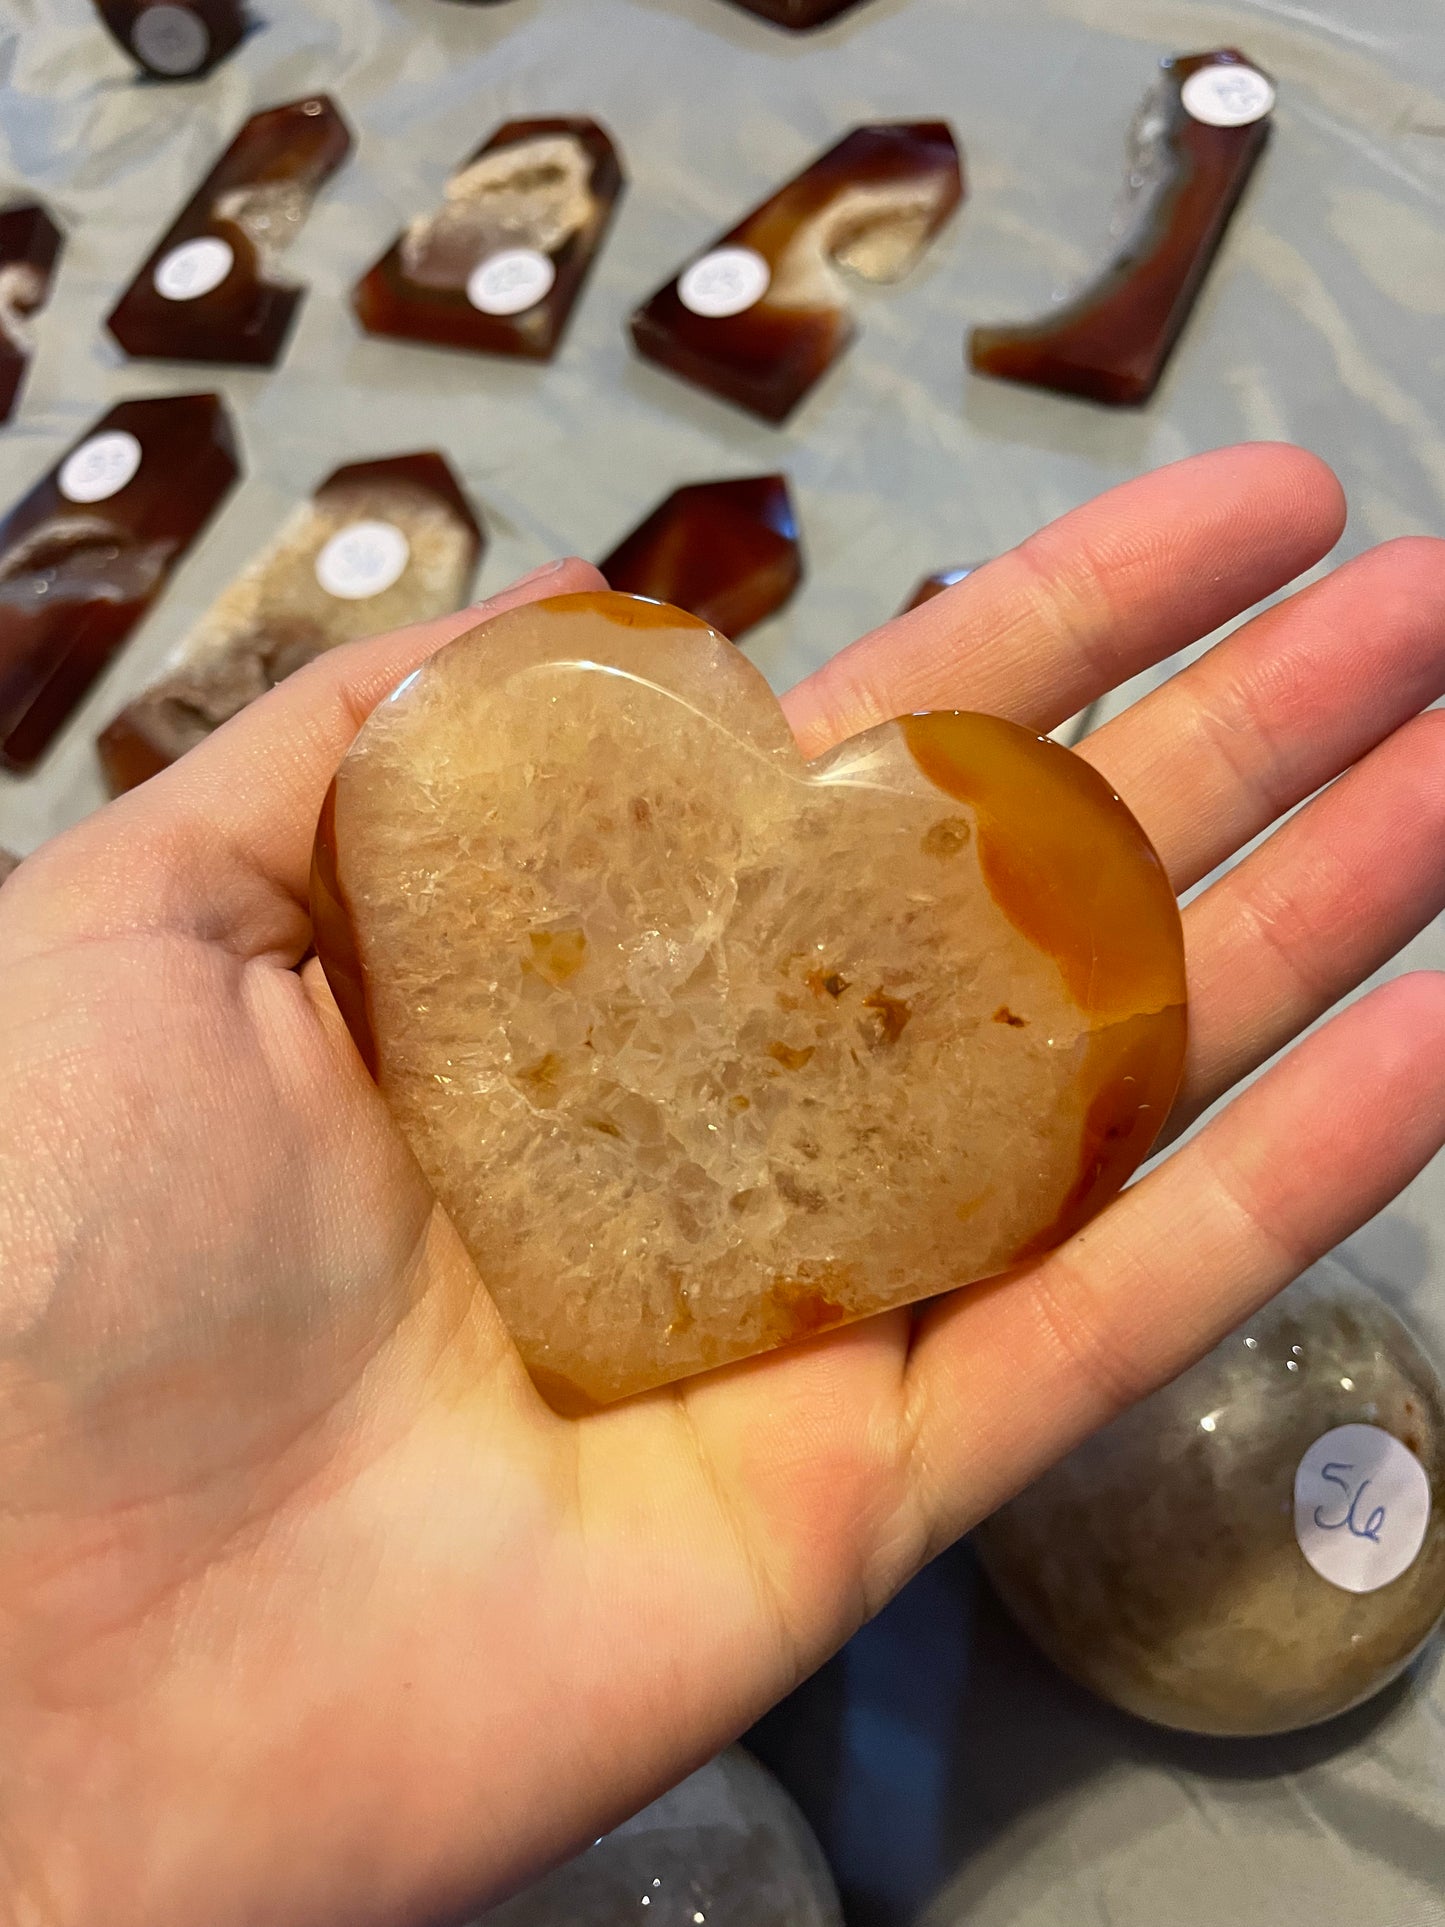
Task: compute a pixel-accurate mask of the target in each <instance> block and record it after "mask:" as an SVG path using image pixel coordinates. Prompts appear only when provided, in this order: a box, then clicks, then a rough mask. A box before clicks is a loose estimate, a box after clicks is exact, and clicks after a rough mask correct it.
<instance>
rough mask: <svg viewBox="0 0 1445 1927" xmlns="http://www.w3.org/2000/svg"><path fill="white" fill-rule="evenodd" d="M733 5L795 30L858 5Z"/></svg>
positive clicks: (841, 0) (852, 0)
mask: <svg viewBox="0 0 1445 1927" xmlns="http://www.w3.org/2000/svg"><path fill="white" fill-rule="evenodd" d="M733 5H734V6H737V7H742V8H744V9H745V10H746V11H747V12H748V13H756V14H761V15H762V17H763V19H764V20H771V21H773V22H774V24H775V25H777V26H779V27H791V28H793V30H794V31H795V32H796V31H798V30H799V29H800V28H805V27H821V26H822V25H823V23H824V22H825V21H827V20H836V19H837V17H838V15H839V14H840V13H847V12H848V10H849V9H850V8H851V7H856V6H857V5H858V0H733Z"/></svg>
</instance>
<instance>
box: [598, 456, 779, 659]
mask: <svg viewBox="0 0 1445 1927" xmlns="http://www.w3.org/2000/svg"><path fill="white" fill-rule="evenodd" d="M597 566H598V568H599V569H600V570H601V571H602V573H603V575H604V576H606V578H607V581H608V583H609V585H610V586H611V587H612V588H614V589H620V590H623V591H625V592H626V593H627V594H628V595H638V596H648V597H650V598H651V600H652V601H654V602H670V603H672V604H673V605H674V606H675V607H677V608H679V609H685V610H686V611H687V612H688V614H689V615H694V616H697V617H698V618H699V619H700V620H701V621H703V622H705V623H707V624H708V625H709V626H710V627H711V628H713V629H720V630H721V631H722V632H723V634H724V635H725V636H731V637H732V639H733V641H734V642H736V641H737V640H738V639H739V638H740V637H741V636H743V635H745V634H746V633H747V631H748V630H749V629H751V628H753V627H755V626H756V624H758V623H760V622H761V621H763V619H764V618H765V617H767V616H770V615H772V614H774V613H775V611H777V610H778V609H781V608H782V606H783V604H784V603H785V602H786V601H787V600H788V598H789V596H791V595H792V593H793V591H794V590H795V589H796V588H797V586H798V584H799V583H800V582H801V581H802V579H803V556H802V551H801V549H800V548H799V546H798V521H797V517H796V516H795V514H794V513H793V503H792V498H791V497H790V495H789V494H788V483H787V478H786V476H782V475H753V476H749V477H748V478H746V479H745V480H742V481H736V482H695V483H693V484H692V486H691V487H689V488H679V489H675V490H674V491H673V493H672V494H671V495H669V496H668V497H667V499H666V501H664V502H662V503H660V504H659V506H658V507H657V508H655V509H654V510H653V511H652V513H651V515H649V516H648V517H647V519H646V520H645V521H643V522H640V523H639V524H638V526H637V527H636V528H635V529H634V530H633V531H632V533H631V535H629V536H627V537H625V538H624V539H623V541H621V542H620V543H619V544H618V545H617V547H616V548H615V549H614V550H613V551H612V553H611V555H609V556H608V557H607V558H606V560H605V561H602V562H599V563H598V564H597Z"/></svg>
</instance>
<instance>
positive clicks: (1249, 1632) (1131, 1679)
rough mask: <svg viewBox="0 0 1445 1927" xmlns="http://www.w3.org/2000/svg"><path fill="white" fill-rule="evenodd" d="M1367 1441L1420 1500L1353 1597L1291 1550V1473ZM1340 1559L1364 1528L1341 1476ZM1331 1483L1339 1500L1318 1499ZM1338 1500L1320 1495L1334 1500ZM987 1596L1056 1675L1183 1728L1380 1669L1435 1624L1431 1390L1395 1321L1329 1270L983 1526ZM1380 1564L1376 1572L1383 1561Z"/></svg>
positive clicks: (1375, 1678) (1366, 1514)
mask: <svg viewBox="0 0 1445 1927" xmlns="http://www.w3.org/2000/svg"><path fill="white" fill-rule="evenodd" d="M1358 1425H1366V1426H1370V1427H1374V1428H1378V1429H1379V1430H1382V1431H1383V1432H1385V1433H1387V1434H1389V1435H1390V1436H1391V1437H1393V1438H1394V1439H1395V1440H1397V1441H1399V1442H1400V1444H1401V1445H1403V1446H1404V1447H1405V1448H1406V1450H1407V1451H1408V1452H1410V1453H1411V1454H1413V1455H1414V1457H1415V1459H1416V1460H1418V1461H1419V1464H1420V1465H1421V1466H1422V1467H1423V1468H1424V1472H1425V1475H1426V1477H1427V1478H1428V1481H1429V1483H1430V1486H1431V1487H1432V1488H1433V1492H1434V1498H1435V1503H1434V1505H1433V1508H1432V1510H1431V1513H1430V1517H1429V1521H1428V1525H1427V1526H1426V1529H1425V1535H1424V1539H1423V1543H1422V1544H1421V1545H1420V1548H1419V1551H1418V1553H1417V1554H1416V1555H1415V1557H1414V1558H1413V1561H1412V1562H1411V1563H1410V1564H1409V1565H1408V1567H1407V1568H1406V1570H1405V1571H1404V1572H1402V1573H1401V1574H1400V1575H1399V1576H1398V1577H1395V1578H1392V1579H1390V1580H1389V1582H1388V1583H1386V1584H1382V1585H1379V1586H1378V1587H1376V1588H1375V1589H1374V1590H1371V1591H1367V1592H1353V1591H1350V1590H1347V1589H1346V1588H1345V1587H1343V1586H1341V1585H1339V1584H1335V1583H1332V1582H1331V1581H1330V1580H1329V1579H1327V1578H1326V1577H1324V1576H1323V1575H1322V1574H1321V1573H1320V1572H1319V1571H1317V1570H1316V1568H1315V1566H1314V1565H1312V1564H1311V1563H1310V1561H1309V1560H1308V1559H1307V1558H1306V1556H1305V1552H1304V1550H1303V1547H1302V1544H1301V1541H1300V1539H1299V1537H1298V1536H1297V1530H1296V1523H1295V1503H1294V1497H1295V1480H1296V1473H1297V1470H1298V1468H1299V1467H1300V1465H1301V1462H1302V1460H1303V1459H1304V1457H1305V1455H1306V1453H1307V1452H1308V1451H1309V1449H1310V1447H1311V1446H1312V1445H1314V1444H1315V1442H1316V1441H1318V1440H1321V1439H1323V1438H1324V1437H1325V1436H1326V1435H1327V1434H1329V1433H1332V1432H1334V1431H1335V1430H1336V1429H1337V1428H1339V1427H1341V1426H1358ZM1332 1469H1333V1470H1334V1478H1333V1479H1332V1480H1330V1481H1329V1483H1328V1484H1327V1485H1326V1486H1324V1487H1323V1488H1322V1494H1323V1495H1327V1496H1328V1498H1329V1501H1330V1503H1329V1505H1327V1506H1326V1507H1325V1508H1323V1509H1322V1510H1321V1514H1320V1516H1321V1519H1322V1521H1323V1524H1324V1527H1325V1530H1326V1533H1327V1534H1333V1535H1334V1536H1335V1538H1336V1539H1337V1540H1338V1543H1339V1544H1340V1545H1341V1546H1344V1545H1345V1544H1346V1540H1347V1538H1351V1537H1354V1538H1358V1537H1359V1535H1361V1534H1363V1533H1365V1532H1366V1531H1367V1530H1368V1529H1370V1528H1371V1527H1372V1526H1373V1527H1374V1529H1375V1530H1376V1531H1377V1532H1378V1533H1379V1534H1380V1536H1381V1540H1382V1542H1383V1549H1384V1550H1388V1535H1389V1534H1390V1533H1392V1532H1396V1531H1406V1532H1409V1533H1410V1534H1411V1537H1410V1539H1409V1540H1407V1542H1406V1544H1405V1546H1404V1552H1406V1553H1408V1552H1409V1550H1410V1544H1411V1543H1412V1541H1413V1532H1411V1528H1412V1526H1413V1527H1418V1525H1419V1519H1418V1516H1416V1517H1415V1518H1414V1519H1413V1520H1412V1519H1411V1518H1409V1517H1404V1518H1399V1519H1397V1518H1394V1517H1387V1518H1385V1519H1384V1520H1377V1519H1376V1517H1375V1513H1374V1499H1373V1498H1372V1497H1371V1496H1370V1492H1369V1490H1368V1489H1367V1490H1366V1493H1365V1502H1364V1503H1361V1502H1360V1493H1359V1491H1358V1489H1357V1488H1358V1485H1359V1484H1360V1483H1361V1482H1360V1481H1357V1480H1355V1479H1353V1478H1351V1476H1350V1474H1349V1473H1348V1472H1347V1471H1345V1470H1343V1469H1341V1466H1340V1465H1337V1466H1335V1467H1334V1468H1332ZM1337 1488H1338V1489H1337ZM1336 1501H1337V1503H1336ZM978 1547H979V1551H980V1553H981V1555H982V1557H983V1561H984V1564H985V1566H986V1568H987V1570H988V1572H989V1575H990V1577H991V1578H992V1580H993V1583H994V1585H995V1587H996V1588H997V1589H998V1591H999V1593H1000V1595H1001V1596H1002V1598H1003V1600H1004V1602H1005V1604H1006V1605H1007V1606H1008V1607H1009V1609H1010V1610H1011V1611H1012V1613H1013V1614H1014V1616H1015V1618H1016V1619H1017V1620H1018V1621H1019V1623H1020V1624H1021V1625H1022V1626H1023V1627H1024V1628H1025V1630H1026V1631H1028V1632H1029V1633H1031V1634H1032V1635H1033V1637H1034V1639H1035V1640H1037V1642H1038V1644H1039V1645H1040V1646H1041V1647H1042V1648H1043V1650H1044V1651H1045V1652H1046V1653H1047V1654H1048V1655H1049V1657H1050V1658H1051V1659H1053V1660H1054V1661H1055V1662H1056V1664H1058V1665H1059V1666H1060V1667H1062V1668H1063V1670H1064V1671H1065V1672H1066V1673H1069V1674H1070V1675H1072V1677H1073V1678H1075V1679H1076V1680H1079V1681H1080V1682H1082V1684H1083V1685H1085V1686H1088V1687H1091V1688H1092V1689H1093V1690H1094V1692H1096V1693H1099V1694H1101V1695H1102V1696H1103V1698H1105V1699H1106V1700H1110V1701H1112V1702H1113V1703H1114V1704H1115V1705H1116V1706H1120V1707H1122V1708H1124V1710H1125V1711H1126V1712H1129V1713H1136V1714H1138V1715H1139V1716H1140V1717H1141V1718H1143V1719H1147V1720H1153V1721H1155V1722H1157V1723H1158V1724H1159V1725H1162V1726H1172V1727H1180V1728H1183V1729H1184V1730H1186V1731H1188V1732H1195V1733H1214V1734H1241V1735H1242V1734H1265V1733H1282V1732H1288V1731H1290V1730H1291V1729H1293V1728H1295V1727H1301V1726H1310V1725H1313V1724H1315V1723H1316V1722H1318V1721H1320V1720H1326V1719H1330V1718H1331V1717H1333V1716H1334V1715H1335V1714H1337V1713H1343V1712H1345V1711H1346V1710H1347V1709H1348V1708H1350V1707H1352V1706H1355V1705H1358V1704H1359V1703H1360V1702H1361V1701H1362V1700H1365V1699H1368V1698H1369V1697H1370V1695H1371V1694H1373V1693H1376V1692H1378V1691H1379V1690H1380V1689H1381V1687H1383V1686H1386V1685H1388V1683H1389V1682H1390V1681H1391V1680H1393V1679H1394V1678H1396V1677H1397V1675H1398V1674H1399V1673H1400V1672H1401V1671H1402V1670H1403V1669H1404V1668H1405V1667H1406V1666H1407V1665H1408V1664H1409V1662H1410V1660H1411V1659H1412V1658H1413V1656H1414V1655H1415V1653H1416V1652H1417V1651H1418V1650H1419V1648H1420V1646H1421V1644H1422V1643H1423V1642H1424V1640H1425V1639H1426V1638H1427V1637H1428V1636H1429V1634H1430V1631H1431V1629H1432V1628H1433V1627H1434V1626H1435V1624H1436V1622H1437V1621H1438V1620H1439V1618H1440V1616H1441V1613H1442V1612H1445V1385H1442V1383H1441V1379H1440V1376H1439V1374H1438V1373H1437V1371H1436V1369H1435V1367H1434V1366H1433V1365H1432V1364H1431V1362H1430V1360H1429V1359H1428V1358H1427V1357H1426V1356H1425V1354H1424V1353H1423V1352H1422V1350H1421V1348H1420V1346H1419V1344H1418V1343H1417V1342H1416V1340H1415V1338H1414V1337H1413V1336H1412V1334H1411V1333H1410V1331H1409V1330H1408V1329H1407V1328H1406V1326H1405V1325H1404V1324H1403V1322H1402V1321H1401V1320H1400V1318H1399V1317H1398V1316H1397V1315H1396V1314H1395V1312H1394V1311H1393V1310H1391V1308H1390V1307H1389V1305H1387V1304H1386V1303H1385V1301H1384V1300H1383V1299H1382V1298H1381V1297H1380V1296H1379V1295H1378V1294H1377V1293H1375V1292H1373V1291H1371V1290H1369V1289H1368V1288H1367V1287H1365V1286H1363V1285H1361V1284H1359V1283H1357V1282H1356V1281H1355V1280H1354V1279H1353V1278H1351V1277H1350V1276H1349V1274H1348V1273H1346V1272H1345V1271H1344V1270H1343V1267H1341V1266H1339V1265H1338V1264H1337V1263H1335V1262H1327V1263H1326V1264H1323V1265H1321V1266H1318V1267H1316V1269H1315V1270H1314V1271H1313V1272H1312V1273H1309V1274H1307V1275H1306V1277H1305V1278H1303V1279H1301V1280H1300V1281H1299V1282H1298V1283H1297V1284H1295V1285H1292V1286H1291V1287H1290V1288H1289V1290H1288V1291H1286V1292H1285V1293H1284V1294H1283V1296H1282V1297H1280V1298H1279V1299H1277V1300H1276V1301H1275V1302H1274V1303H1273V1304H1272V1305H1270V1306H1268V1307H1267V1308H1266V1309H1265V1310H1264V1311H1262V1312H1260V1313H1259V1314H1258V1315H1257V1316H1256V1317H1255V1318H1253V1319H1251V1320H1250V1322H1249V1323H1248V1324H1246V1325H1243V1326H1241V1327H1240V1329H1239V1330H1238V1331H1236V1332H1234V1333H1232V1334H1231V1335H1230V1337H1228V1338H1227V1339H1225V1340H1224V1342H1223V1343H1222V1344H1221V1345H1219V1346H1218V1347H1217V1348H1216V1349H1215V1350H1214V1351H1212V1352H1211V1353H1210V1354H1209V1356H1208V1357H1207V1358H1205V1359H1204V1360H1202V1361H1201V1363H1199V1364H1198V1365H1195V1366H1194V1367H1193V1368H1192V1370H1190V1371H1188V1372H1186V1373H1185V1374H1184V1375H1183V1377H1182V1378H1179V1379H1176V1380H1175V1381H1174V1383H1173V1384H1172V1385H1169V1386H1166V1387H1165V1389H1164V1390H1163V1391H1161V1392H1156V1393H1155V1394H1154V1395H1153V1397H1152V1398H1149V1399H1146V1400H1145V1401H1144V1403H1143V1404H1141V1405H1138V1406H1136V1407H1135V1408H1134V1409H1133V1410H1132V1411H1131V1412H1128V1413H1126V1414H1125V1415H1124V1417H1123V1418H1121V1419H1119V1420H1117V1421H1116V1422H1115V1423H1114V1424H1113V1425H1111V1426H1110V1427H1109V1428H1108V1429H1107V1430H1106V1431H1103V1432H1101V1433H1099V1434H1098V1436H1097V1437H1095V1438H1093V1439H1091V1440H1090V1441H1089V1442H1088V1443H1087V1444H1085V1445H1083V1446H1081V1447H1079V1449H1078V1450H1077V1451H1075V1452H1074V1453H1072V1454H1071V1455H1070V1456H1069V1457H1068V1458H1067V1459H1065V1460H1064V1461H1063V1462H1062V1464H1060V1465H1058V1466H1056V1467H1055V1468H1054V1469H1053V1471H1051V1472H1048V1473H1046V1474H1045V1475H1044V1477H1043V1478H1042V1479H1040V1480H1038V1481H1037V1482H1036V1483H1035V1484H1034V1485H1032V1486H1030V1487H1029V1488H1028V1490H1027V1491H1025V1492H1023V1493H1022V1494H1021V1495H1020V1496H1019V1497H1018V1498H1017V1499H1015V1500H1013V1501H1012V1502H1011V1503H1010V1504H1009V1505H1006V1506H1004V1507H1003V1509H1002V1510H1001V1511H1000V1512H997V1513H996V1514H995V1515H994V1516H993V1518H992V1519H990V1520H989V1521H988V1522H987V1523H986V1524H985V1525H983V1526H982V1527H980V1529H979V1532H978ZM1385 1570H1386V1571H1388V1570H1389V1568H1388V1567H1387V1568H1385Z"/></svg>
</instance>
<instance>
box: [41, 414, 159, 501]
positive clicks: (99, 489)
mask: <svg viewBox="0 0 1445 1927" xmlns="http://www.w3.org/2000/svg"><path fill="white" fill-rule="evenodd" d="M140 464H141V445H140V443H139V442H138V441H137V440H136V438H135V436H134V435H131V434H129V433H128V432H127V431H126V430H125V429H124V428H112V429H108V430H107V431H106V432H105V434H103V435H92V436H91V438H90V440H89V441H88V442H82V443H81V444H80V447H79V448H76V449H72V450H71V452H70V454H69V455H67V456H66V458H65V462H64V465H63V466H62V468H61V471H60V474H59V476H58V477H57V478H56V480H57V485H58V487H59V489H60V492H61V494H62V495H63V496H64V497H65V499H66V501H67V502H108V501H109V500H110V498H111V496H112V495H119V494H120V492H121V490H122V489H123V488H124V487H125V485H126V483H127V482H128V481H130V479H131V478H132V476H133V475H134V474H135V472H136V470H137V469H138V468H139V467H140Z"/></svg>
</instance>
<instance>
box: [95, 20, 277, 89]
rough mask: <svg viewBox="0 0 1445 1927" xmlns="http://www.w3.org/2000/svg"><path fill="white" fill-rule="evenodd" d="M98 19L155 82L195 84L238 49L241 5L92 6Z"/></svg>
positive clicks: (242, 26) (243, 28)
mask: <svg viewBox="0 0 1445 1927" xmlns="http://www.w3.org/2000/svg"><path fill="white" fill-rule="evenodd" d="M96 7H97V10H98V11H99V13H100V17H101V19H102V20H103V21H104V22H105V24H106V26H107V27H109V28H110V31H111V33H112V34H113V35H114V37H115V38H116V39H117V40H118V41H119V42H120V44H121V46H122V47H124V48H125V50H126V52H127V53H128V54H129V55H130V56H131V58H132V59H133V60H136V61H139V63H140V65H141V66H142V67H144V68H145V70H146V72H147V73H149V74H152V75H154V77H155V78H156V79H157V80H194V79H196V78H198V77H199V76H200V75H201V74H207V73H209V72H210V71H211V69H212V67H214V66H215V65H216V64H217V63H218V62H219V61H222V60H224V59H225V57H226V55H227V54H228V53H231V52H232V51H234V49H235V48H236V47H238V46H239V45H240V44H241V41H242V40H243V39H244V38H245V34H246V25H247V22H246V9H245V7H244V6H243V5H242V4H241V0H183V4H178V0H96Z"/></svg>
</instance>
